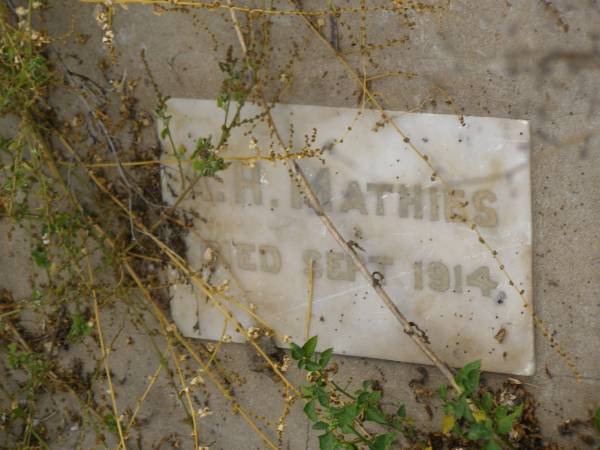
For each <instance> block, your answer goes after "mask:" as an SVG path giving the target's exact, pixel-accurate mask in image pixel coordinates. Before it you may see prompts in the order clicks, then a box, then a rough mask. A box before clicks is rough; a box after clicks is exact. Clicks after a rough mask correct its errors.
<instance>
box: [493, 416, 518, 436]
mask: <svg viewBox="0 0 600 450" xmlns="http://www.w3.org/2000/svg"><path fill="white" fill-rule="evenodd" d="M513 421H514V417H513V415H512V414H509V415H507V416H504V417H501V418H500V419H498V420H496V431H497V432H498V434H500V435H505V434H508V433H509V432H510V430H511V429H512V426H513Z"/></svg>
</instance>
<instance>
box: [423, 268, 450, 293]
mask: <svg viewBox="0 0 600 450" xmlns="http://www.w3.org/2000/svg"><path fill="white" fill-rule="evenodd" d="M427 276H428V277H429V287H430V288H431V289H433V290H434V291H437V292H446V291H447V290H448V288H450V272H449V270H448V267H446V265H445V264H444V263H442V262H440V261H434V262H430V263H429V264H428V265H427Z"/></svg>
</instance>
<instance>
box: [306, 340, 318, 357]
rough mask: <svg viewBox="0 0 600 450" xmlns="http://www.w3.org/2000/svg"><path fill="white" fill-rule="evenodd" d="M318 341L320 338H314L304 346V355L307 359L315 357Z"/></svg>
mask: <svg viewBox="0 0 600 450" xmlns="http://www.w3.org/2000/svg"><path fill="white" fill-rule="evenodd" d="M318 341H319V336H313V337H311V338H310V339H309V340H308V341H306V343H305V344H304V345H303V346H302V354H303V355H304V357H305V358H311V357H312V355H314V353H315V349H316V348H317V343H318Z"/></svg>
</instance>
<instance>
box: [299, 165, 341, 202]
mask: <svg viewBox="0 0 600 450" xmlns="http://www.w3.org/2000/svg"><path fill="white" fill-rule="evenodd" d="M308 181H309V183H310V186H311V187H312V189H313V191H314V192H315V195H316V196H317V199H318V200H319V202H320V203H321V206H322V207H323V209H324V210H325V211H331V177H330V174H329V169H328V168H321V169H319V170H318V171H317V173H315V174H314V175H312V176H310V175H309V176H308ZM302 200H303V199H302V194H301V193H300V190H299V189H298V186H296V184H295V183H294V182H293V180H292V208H294V209H300V207H301V206H302V204H304V205H308V202H307V201H306V199H304V201H302Z"/></svg>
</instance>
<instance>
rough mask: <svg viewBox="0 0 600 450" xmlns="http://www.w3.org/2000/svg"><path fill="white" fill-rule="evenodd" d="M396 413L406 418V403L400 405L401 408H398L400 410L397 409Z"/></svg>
mask: <svg viewBox="0 0 600 450" xmlns="http://www.w3.org/2000/svg"><path fill="white" fill-rule="evenodd" d="M396 415H397V416H398V417H400V418H402V419H404V418H405V417H406V407H405V406H404V405H402V406H400V408H398V411H396Z"/></svg>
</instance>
